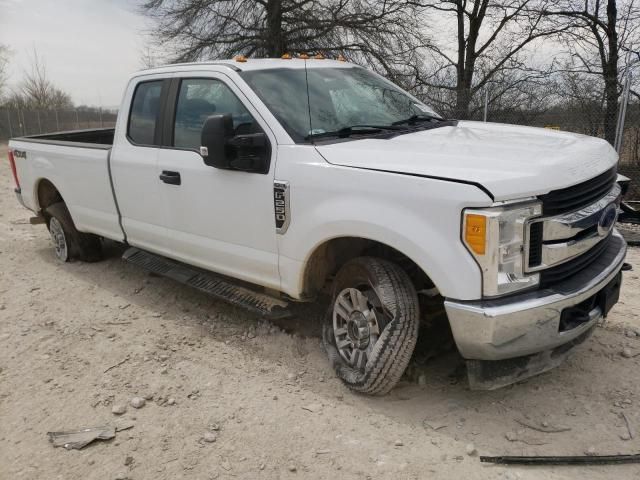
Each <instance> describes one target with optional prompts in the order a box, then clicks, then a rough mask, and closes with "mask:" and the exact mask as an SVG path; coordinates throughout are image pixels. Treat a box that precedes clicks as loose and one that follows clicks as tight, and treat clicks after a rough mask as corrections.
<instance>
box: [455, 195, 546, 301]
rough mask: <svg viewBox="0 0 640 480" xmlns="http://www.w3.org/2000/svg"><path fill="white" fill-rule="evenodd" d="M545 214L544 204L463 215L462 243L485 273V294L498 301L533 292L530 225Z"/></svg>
mask: <svg viewBox="0 0 640 480" xmlns="http://www.w3.org/2000/svg"><path fill="white" fill-rule="evenodd" d="M541 213H542V205H541V204H540V202H537V201H534V202H526V203H523V202H520V203H514V204H505V205H501V206H498V207H490V208H484V209H478V210H476V209H466V210H465V211H464V212H463V221H462V239H463V241H464V243H465V245H466V247H467V248H468V249H469V251H470V252H471V254H472V255H473V256H474V258H475V259H476V261H477V262H478V264H479V265H480V268H481V269H482V293H483V295H484V296H486V297H495V296H498V295H504V294H506V293H511V292H515V291H517V290H522V289H524V288H530V287H533V286H535V285H537V284H538V283H539V282H540V275H539V274H537V273H534V274H527V273H525V261H526V259H525V254H524V245H525V241H526V228H527V222H528V220H529V219H531V218H532V217H537V216H539V215H540V214H541Z"/></svg>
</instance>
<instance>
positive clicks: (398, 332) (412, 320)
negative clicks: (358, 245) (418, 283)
mask: <svg viewBox="0 0 640 480" xmlns="http://www.w3.org/2000/svg"><path fill="white" fill-rule="evenodd" d="M354 267H356V268H361V269H363V270H364V271H366V273H367V276H369V278H370V280H371V283H372V285H373V286H374V288H375V290H376V292H377V293H378V296H379V297H380V301H381V302H382V304H383V305H384V307H385V308H386V309H387V310H388V311H389V313H390V314H391V315H392V317H393V318H392V320H391V321H390V322H389V323H388V324H387V325H386V327H385V329H384V331H383V332H382V334H381V335H380V338H379V339H378V341H377V342H376V345H375V346H374V348H373V351H372V354H371V357H370V358H369V359H368V361H367V364H366V366H365V370H364V372H360V371H358V370H355V369H354V368H352V367H350V366H348V365H347V364H346V363H345V362H344V361H343V360H342V357H341V356H340V354H339V353H338V351H337V349H336V347H335V340H334V337H333V332H332V308H333V304H332V305H331V306H330V308H329V311H328V312H327V317H328V318H327V321H326V322H325V328H324V330H325V331H324V335H323V343H324V346H325V349H326V351H327V354H328V356H329V361H330V362H331V364H332V366H333V368H334V369H335V371H336V373H337V375H338V377H339V378H340V379H341V380H342V381H343V382H345V383H346V384H347V386H349V387H350V388H351V389H353V390H355V391H358V392H361V393H367V394H369V395H384V394H386V393H388V392H389V391H390V390H391V389H392V388H393V387H394V386H395V385H396V384H397V383H398V381H399V380H400V378H401V377H402V374H403V373H404V371H405V369H406V368H407V365H408V364H409V360H410V359H411V355H412V354H413V350H414V349H415V346H416V341H417V338H418V328H419V319H420V311H419V303H418V295H417V293H416V291H415V288H414V287H413V284H412V283H411V280H410V279H409V276H408V275H407V274H406V273H405V272H404V270H402V269H401V268H400V267H399V266H398V265H396V264H394V263H392V262H390V261H388V260H383V259H379V258H374V257H359V258H356V259H354V260H351V261H350V262H348V263H347V264H345V266H344V267H343V269H345V268H354ZM339 278H340V273H338V276H337V277H336V279H337V280H338V279H339ZM336 290H337V289H336ZM335 293H337V292H335ZM334 298H335V294H334Z"/></svg>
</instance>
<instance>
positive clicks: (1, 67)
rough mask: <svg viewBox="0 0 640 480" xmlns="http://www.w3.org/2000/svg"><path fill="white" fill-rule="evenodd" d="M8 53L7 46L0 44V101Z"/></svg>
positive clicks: (5, 77)
mask: <svg viewBox="0 0 640 480" xmlns="http://www.w3.org/2000/svg"><path fill="white" fill-rule="evenodd" d="M9 53H10V52H9V47H8V46H6V45H3V44H0V102H1V101H2V99H3V97H4V89H5V87H6V86H7V78H8V73H7V69H8V66H9Z"/></svg>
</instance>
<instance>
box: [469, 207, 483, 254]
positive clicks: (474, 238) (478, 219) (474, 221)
mask: <svg viewBox="0 0 640 480" xmlns="http://www.w3.org/2000/svg"><path fill="white" fill-rule="evenodd" d="M464 239H465V241H466V242H467V245H468V246H469V248H470V249H471V250H473V251H474V252H475V253H476V254H478V255H484V254H485V251H486V244H487V242H486V240H487V217H485V216H484V215H475V214H468V215H467V216H466V217H465V228H464Z"/></svg>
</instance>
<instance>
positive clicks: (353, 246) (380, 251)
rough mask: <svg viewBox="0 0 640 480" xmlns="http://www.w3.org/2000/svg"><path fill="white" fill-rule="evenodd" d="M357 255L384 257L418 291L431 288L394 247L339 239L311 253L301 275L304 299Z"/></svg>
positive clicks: (424, 274) (412, 264)
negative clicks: (400, 270)
mask: <svg viewBox="0 0 640 480" xmlns="http://www.w3.org/2000/svg"><path fill="white" fill-rule="evenodd" d="M361 256H372V257H378V258H384V259H387V260H390V261H392V262H394V263H396V264H398V265H399V266H400V267H401V268H402V269H403V270H404V271H405V272H407V274H408V275H409V278H411V281H412V282H413V284H414V286H415V288H416V290H418V291H419V290H424V289H431V288H434V286H435V285H434V284H433V282H432V281H431V279H430V278H429V277H428V275H427V274H426V273H425V272H424V270H422V268H420V267H419V266H418V265H417V264H416V263H415V262H414V261H413V260H411V259H410V258H409V257H407V256H406V255H404V254H403V253H401V252H400V251H398V250H396V249H395V248H393V247H390V246H388V245H385V244H384V243H380V242H377V241H375V240H369V239H366V238H359V237H341V238H334V239H332V240H329V241H327V242H325V243H323V244H322V245H320V246H319V247H317V248H316V250H315V251H314V252H313V253H312V254H311V257H310V258H309V261H308V262H307V265H306V268H305V273H304V288H303V292H304V296H313V295H314V294H315V293H317V292H319V291H320V290H322V289H323V287H324V286H325V285H326V283H327V281H329V280H331V279H332V278H333V276H334V275H335V274H336V273H337V271H338V270H339V269H340V267H341V266H342V265H344V264H345V263H346V262H348V261H349V260H351V259H353V258H356V257H361Z"/></svg>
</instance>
